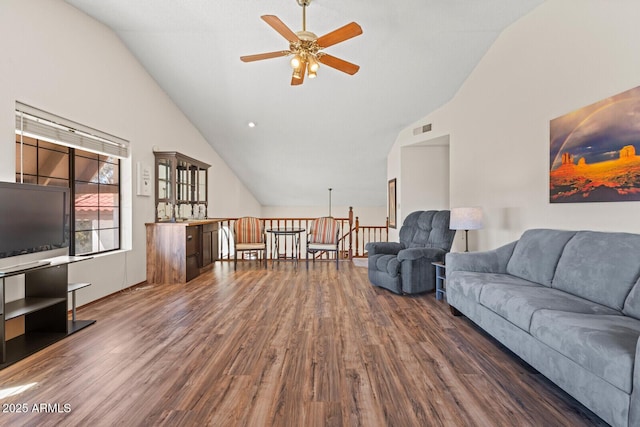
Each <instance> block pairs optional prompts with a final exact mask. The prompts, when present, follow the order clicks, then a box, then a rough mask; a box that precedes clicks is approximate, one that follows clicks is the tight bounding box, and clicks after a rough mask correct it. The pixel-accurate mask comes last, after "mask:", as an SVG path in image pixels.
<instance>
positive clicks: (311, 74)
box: [307, 68, 318, 79]
mask: <svg viewBox="0 0 640 427" xmlns="http://www.w3.org/2000/svg"><path fill="white" fill-rule="evenodd" d="M307 75H308V76H309V78H310V79H315V78H316V77H318V74H317V73H316V72H315V71H313V70H312V69H311V68H309V71H307Z"/></svg>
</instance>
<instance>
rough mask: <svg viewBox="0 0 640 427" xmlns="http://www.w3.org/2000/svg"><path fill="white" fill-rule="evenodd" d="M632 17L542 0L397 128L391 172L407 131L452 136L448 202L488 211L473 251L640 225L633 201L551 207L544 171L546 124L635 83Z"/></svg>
mask: <svg viewBox="0 0 640 427" xmlns="http://www.w3.org/2000/svg"><path fill="white" fill-rule="evenodd" d="M638 16H640V2H637V1H632V0H618V1H613V2H612V1H607V0H547V1H546V2H544V3H543V4H542V5H540V6H539V7H538V8H536V9H535V10H534V11H532V12H531V13H530V14H528V15H526V16H524V17H523V18H521V19H520V20H519V21H517V22H516V23H514V24H513V25H512V26H510V27H509V28H507V29H506V30H505V31H504V32H503V34H502V35H501V36H500V37H499V38H498V39H497V40H496V42H495V43H494V45H493V46H492V47H491V48H490V49H489V51H488V52H487V54H486V55H485V56H484V58H483V59H482V60H481V62H480V63H479V65H478V66H477V67H476V69H475V70H474V71H473V73H472V74H471V75H470V76H469V78H468V79H467V81H466V82H465V83H464V84H463V86H462V87H461V89H460V90H459V92H458V93H457V94H456V95H455V96H454V98H453V99H452V100H451V101H450V102H449V103H448V104H447V105H445V106H444V107H442V108H441V109H439V110H437V111H435V112H434V113H432V114H430V115H429V116H427V117H425V118H424V119H423V120H420V121H418V122H417V123H416V124H414V125H412V126H410V127H408V128H407V129H405V130H403V131H402V132H401V133H400V134H399V136H398V138H397V140H396V143H395V144H394V146H393V148H392V149H391V152H390V154H389V157H388V176H389V177H393V176H395V175H398V174H399V173H400V172H399V171H401V170H402V165H401V164H400V162H399V158H400V155H399V152H400V150H401V147H403V146H405V145H408V144H411V143H414V142H415V137H413V136H412V134H411V129H413V128H414V127H416V126H418V125H422V124H426V123H433V129H434V131H433V133H434V136H437V135H446V134H448V135H450V159H451V163H450V187H451V193H450V202H451V206H482V207H483V209H484V213H485V228H484V229H483V230H480V231H476V232H470V233H469V234H470V235H469V240H470V242H469V247H470V249H472V250H473V249H480V250H484V249H490V248H494V247H497V246H499V245H501V244H504V243H507V242H509V241H512V240H515V239H517V238H518V237H519V236H520V234H521V233H522V232H523V231H524V230H526V229H528V228H533V227H550V228H563V229H592V230H607V231H629V232H636V233H638V232H640V222H638V221H637V216H638V211H639V209H640V203H639V202H620V203H578V204H550V203H549V178H548V175H549V121H550V120H551V119H553V118H556V117H558V116H560V115H563V114H565V113H568V112H571V111H573V110H575V109H578V108H580V107H583V106H586V105H589V104H591V103H593V102H596V101H599V100H601V99H603V98H606V97H608V96H611V95H615V94H617V93H620V92H623V91H625V90H627V89H631V88H633V87H636V86H638V85H640V55H638V43H637V41H638V40H640V26H638V25H637V17H638ZM460 234H462V233H460ZM459 238H460V236H458V238H457V241H456V247H457V248H459V247H460V242H459Z"/></svg>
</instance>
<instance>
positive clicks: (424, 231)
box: [365, 210, 456, 294]
mask: <svg viewBox="0 0 640 427" xmlns="http://www.w3.org/2000/svg"><path fill="white" fill-rule="evenodd" d="M455 234H456V232H455V230H450V229H449V211H448V210H443V211H416V212H413V213H411V214H409V216H407V218H406V219H405V220H404V224H403V225H402V228H400V243H394V242H375V243H373V242H372V243H367V245H366V246H365V249H366V250H367V251H368V253H369V254H368V256H369V280H370V281H371V283H372V284H374V285H375V286H379V287H382V288H386V289H389V290H390V291H392V292H395V293H397V294H417V293H421V292H428V291H433V290H434V289H435V267H434V266H433V265H432V264H431V263H432V262H434V261H444V256H445V254H446V253H447V252H449V251H450V250H451V245H452V244H453V238H454V237H455Z"/></svg>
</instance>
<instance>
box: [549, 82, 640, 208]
mask: <svg viewBox="0 0 640 427" xmlns="http://www.w3.org/2000/svg"><path fill="white" fill-rule="evenodd" d="M550 134H551V142H550V168H549V170H550V172H549V187H550V193H549V198H550V202H551V203H575V202H619V201H638V200H640V87H636V88H634V89H630V90H628V91H626V92H623V93H620V94H618V95H615V96H612V97H610V98H607V99H604V100H602V101H599V102H597V103H595V104H592V105H589V106H587V107H584V108H581V109H579V110H576V111H574V112H571V113H569V114H565V115H564V116H561V117H558V118H556V119H553V120H551V124H550Z"/></svg>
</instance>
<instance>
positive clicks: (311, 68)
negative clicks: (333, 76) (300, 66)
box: [309, 55, 320, 77]
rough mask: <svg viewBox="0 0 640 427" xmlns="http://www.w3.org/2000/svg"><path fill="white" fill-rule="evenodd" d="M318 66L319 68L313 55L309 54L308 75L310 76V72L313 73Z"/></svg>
mask: <svg viewBox="0 0 640 427" xmlns="http://www.w3.org/2000/svg"><path fill="white" fill-rule="evenodd" d="M318 68H320V64H318V61H317V60H316V58H315V57H314V56H313V55H309V77H311V72H313V73H314V74H315V73H316V71H318ZM314 77H315V76H314Z"/></svg>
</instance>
